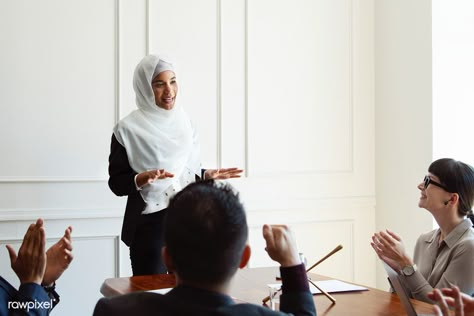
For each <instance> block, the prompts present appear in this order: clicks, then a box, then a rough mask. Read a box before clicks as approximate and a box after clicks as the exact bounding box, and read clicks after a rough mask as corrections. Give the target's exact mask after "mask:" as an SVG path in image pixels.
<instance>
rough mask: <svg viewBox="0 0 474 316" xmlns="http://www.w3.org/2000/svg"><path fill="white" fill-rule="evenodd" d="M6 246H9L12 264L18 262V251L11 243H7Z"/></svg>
mask: <svg viewBox="0 0 474 316" xmlns="http://www.w3.org/2000/svg"><path fill="white" fill-rule="evenodd" d="M5 247H7V250H8V255H9V256H10V263H11V265H13V264H14V263H15V262H16V258H17V256H16V251H15V249H13V247H12V246H10V245H5Z"/></svg>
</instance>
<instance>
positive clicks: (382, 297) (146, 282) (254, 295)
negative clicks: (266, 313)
mask: <svg viewBox="0 0 474 316" xmlns="http://www.w3.org/2000/svg"><path fill="white" fill-rule="evenodd" d="M277 271H278V268H277V267H271V268H246V269H242V270H239V272H238V273H237V275H236V276H235V278H234V280H233V284H232V288H231V295H232V296H233V297H234V298H237V299H238V300H242V301H245V302H249V303H254V304H259V305H261V304H262V299H263V298H264V297H266V296H267V295H268V287H267V284H270V283H275V276H276V273H277ZM309 275H310V277H311V278H312V280H323V279H328V278H327V277H324V276H320V275H316V274H311V273H309ZM174 281H175V280H174V276H173V275H172V274H156V275H147V276H135V277H123V278H111V279H106V280H105V281H104V283H103V284H102V287H101V289H100V292H101V293H102V294H103V295H104V296H106V297H108V296H114V295H120V294H127V293H131V292H136V291H147V290H155V289H161V288H169V287H173V286H174ZM331 295H332V296H333V297H334V298H335V299H336V303H335V304H332V302H331V301H330V300H329V299H328V298H326V297H325V296H324V295H321V294H318V295H314V301H315V304H316V310H317V313H318V315H320V316H321V315H330V316H337V315H344V316H347V315H351V316H358V315H361V316H362V315H363V316H371V315H384V316H389V315H406V313H405V310H404V309H403V306H402V305H401V302H400V300H399V299H398V296H397V295H396V294H392V293H389V292H386V291H381V290H378V289H374V288H369V290H368V291H360V292H346V293H332V294H331ZM412 302H413V305H414V307H415V309H416V311H417V312H418V314H432V313H433V309H432V306H431V305H430V304H428V303H425V302H420V301H417V300H412Z"/></svg>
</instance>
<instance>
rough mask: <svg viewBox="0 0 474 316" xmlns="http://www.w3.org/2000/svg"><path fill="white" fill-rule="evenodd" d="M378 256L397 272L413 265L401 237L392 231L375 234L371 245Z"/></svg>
mask: <svg viewBox="0 0 474 316" xmlns="http://www.w3.org/2000/svg"><path fill="white" fill-rule="evenodd" d="M370 244H371V246H372V248H373V249H374V250H375V253H377V256H378V257H379V258H380V259H381V260H383V261H384V262H385V263H386V264H388V265H389V266H390V267H391V268H392V269H394V270H395V271H400V270H401V269H402V268H403V267H405V266H406V265H413V261H412V259H411V258H410V257H409V256H408V254H407V252H406V250H405V246H404V245H403V242H402V239H401V238H400V236H398V235H397V234H395V233H394V232H392V231H390V230H388V229H387V230H386V231H385V232H384V231H381V232H379V233H375V234H374V235H373V236H372V242H371V243H370Z"/></svg>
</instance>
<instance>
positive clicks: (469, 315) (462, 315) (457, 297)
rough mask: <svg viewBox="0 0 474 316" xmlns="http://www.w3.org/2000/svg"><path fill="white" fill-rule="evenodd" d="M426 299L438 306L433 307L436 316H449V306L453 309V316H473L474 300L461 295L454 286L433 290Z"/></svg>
mask: <svg viewBox="0 0 474 316" xmlns="http://www.w3.org/2000/svg"><path fill="white" fill-rule="evenodd" d="M443 295H444V296H443ZM428 297H429V298H430V299H432V300H433V301H436V303H437V304H438V305H434V306H433V311H434V313H435V315H437V316H450V315H451V313H450V311H449V306H451V307H454V315H455V316H474V299H473V298H472V297H470V296H469V295H467V294H464V293H461V291H459V288H458V287H456V286H453V287H452V288H444V289H441V290H439V289H433V292H431V293H429V294H428Z"/></svg>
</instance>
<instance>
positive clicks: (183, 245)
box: [164, 180, 248, 285]
mask: <svg viewBox="0 0 474 316" xmlns="http://www.w3.org/2000/svg"><path fill="white" fill-rule="evenodd" d="M247 237H248V228H247V220H246V216H245V210H244V207H243V205H242V203H241V202H240V201H239V197H238V193H236V192H235V191H234V189H233V188H232V187H231V186H230V185H228V184H223V183H218V182H215V181H213V180H206V181H200V182H196V183H192V184H190V185H188V186H187V187H186V188H184V189H183V190H182V191H181V192H179V193H178V194H176V195H175V196H174V197H173V198H172V199H171V200H170V204H169V207H168V211H167V215H166V219H165V223H164V243H165V246H166V248H167V253H168V254H169V256H170V257H171V259H172V261H173V265H174V269H175V272H176V273H177V274H178V275H179V277H180V279H181V280H183V281H185V282H192V283H200V284H205V285H211V284H212V285H215V284H220V283H222V282H225V281H227V280H229V279H230V278H231V277H232V276H233V275H234V273H235V271H236V270H237V268H238V267H239V264H240V260H241V256H242V253H243V250H244V248H245V245H246V242H247Z"/></svg>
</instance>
